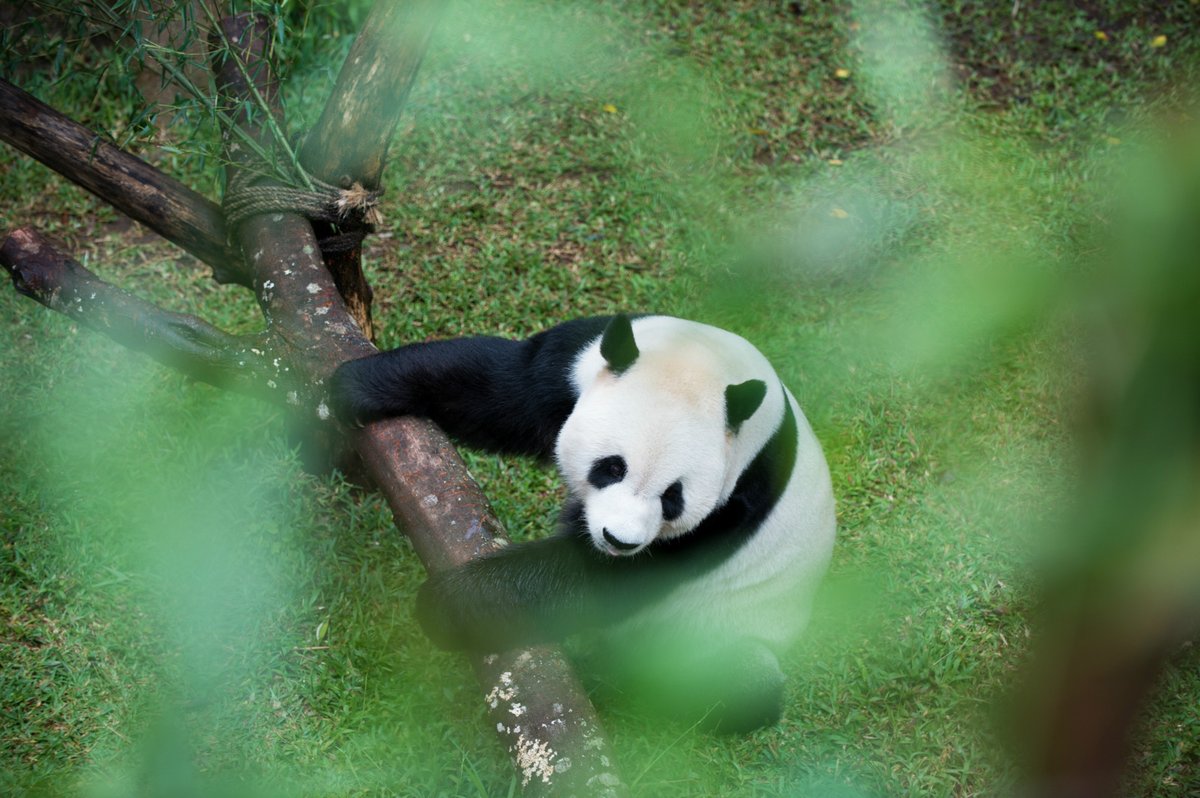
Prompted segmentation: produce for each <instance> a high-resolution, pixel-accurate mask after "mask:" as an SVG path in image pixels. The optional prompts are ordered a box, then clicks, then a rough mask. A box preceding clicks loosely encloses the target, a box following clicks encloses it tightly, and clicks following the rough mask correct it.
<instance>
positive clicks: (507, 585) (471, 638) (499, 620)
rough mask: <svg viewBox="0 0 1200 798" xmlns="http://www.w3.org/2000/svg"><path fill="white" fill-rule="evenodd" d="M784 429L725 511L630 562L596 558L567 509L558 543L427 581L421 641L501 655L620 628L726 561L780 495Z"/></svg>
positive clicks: (514, 549) (787, 436)
mask: <svg viewBox="0 0 1200 798" xmlns="http://www.w3.org/2000/svg"><path fill="white" fill-rule="evenodd" d="M785 408H786V409H785V413H784V418H783V421H782V422H781V423H780V425H779V428H778V429H777V430H776V432H775V434H774V435H773V436H772V437H771V439H770V440H769V441H768V442H767V444H766V445H765V446H763V448H762V450H761V451H760V452H759V453H758V455H757V456H756V457H755V458H754V460H753V461H752V462H751V464H750V466H749V467H748V468H747V469H746V470H745V471H744V472H743V473H742V476H741V477H740V478H739V479H738V481H737V485H736V486H735V487H734V490H733V494H732V495H731V496H730V497H729V500H728V501H727V502H725V504H724V505H722V506H721V507H719V508H717V509H716V510H714V511H713V512H712V514H710V515H709V516H708V517H707V518H705V519H704V520H703V521H702V522H701V523H700V525H699V526H697V527H696V528H695V529H694V530H693V531H692V532H690V533H689V534H687V535H681V536H679V537H676V538H671V539H669V540H655V541H654V542H652V543H651V544H650V545H649V546H647V547H646V548H645V549H643V550H642V551H640V552H638V553H637V554H635V555H632V556H627V557H613V556H610V555H607V554H604V553H603V552H600V551H599V550H597V549H596V547H595V546H594V545H593V543H592V540H591V537H590V536H589V535H588V531H587V525H586V523H585V521H584V518H583V507H582V504H581V503H579V502H578V501H572V502H570V503H568V505H567V506H566V508H565V509H564V510H563V514H562V517H561V519H560V529H559V532H558V534H556V535H555V536H553V537H551V538H547V539H545V540H539V541H534V542H531V543H523V544H520V545H516V546H509V547H506V548H504V549H501V550H500V551H498V552H497V553H495V554H492V555H489V556H487V557H483V558H480V559H478V560H474V561H472V562H469V563H467V564H466V565H464V566H461V567H460V568H457V569H454V570H451V571H445V572H442V573H439V574H434V575H433V576H431V577H430V578H429V579H428V580H427V581H426V582H425V584H424V585H422V586H421V591H420V593H419V594H418V598H417V616H418V619H419V620H420V622H421V626H422V628H423V629H424V630H425V633H426V634H428V635H429V636H430V638H432V639H433V641H434V642H435V643H437V644H438V645H440V646H442V647H444V648H456V649H472V650H476V651H489V650H501V649H505V648H510V647H513V646H518V645H530V644H534V643H544V642H550V641H556V640H561V639H562V638H564V637H567V636H568V635H571V634H573V633H576V632H581V631H585V630H587V629H591V628H595V627H600V626H608V625H611V624H614V623H616V622H618V621H621V620H623V619H625V618H627V617H629V616H630V615H632V614H633V612H634V611H636V610H637V609H639V608H641V607H645V606H648V605H649V604H652V603H653V602H654V601H656V600H657V599H660V598H662V597H664V596H666V594H667V593H668V592H670V591H671V590H672V589H674V588H675V587H676V586H678V585H679V584H681V583H682V582H684V581H686V580H689V579H694V578H696V577H697V576H700V575H702V574H704V573H707V572H708V571H710V570H712V569H713V568H715V567H716V566H718V565H720V564H721V563H722V562H724V561H725V560H727V559H728V558H729V557H730V556H732V555H733V553H734V552H736V551H737V549H738V548H740V547H741V545H742V544H743V543H745V542H746V541H747V540H749V538H750V536H751V535H752V534H753V533H754V531H755V530H756V529H757V528H758V527H759V525H760V524H761V523H762V521H763V519H765V518H766V516H767V514H768V513H769V512H770V511H771V509H772V508H773V507H774V506H775V503H776V502H777V501H778V500H779V497H780V496H781V495H782V494H783V489H784V487H786V485H787V482H788V479H789V478H790V476H791V473H792V468H793V466H794V464H795V460H796V417H795V415H794V414H793V413H792V409H791V406H790V404H787V403H785Z"/></svg>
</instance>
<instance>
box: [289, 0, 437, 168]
mask: <svg viewBox="0 0 1200 798" xmlns="http://www.w3.org/2000/svg"><path fill="white" fill-rule="evenodd" d="M443 5H444V4H443V3H441V2H435V0H409V1H408V2H396V0H377V2H376V3H375V4H374V5H373V6H372V8H371V12H370V14H368V15H367V19H366V20H365V21H364V23H363V26H362V30H360V31H359V33H358V36H357V37H356V38H355V40H354V44H353V46H351V48H350V53H349V55H348V56H347V57H346V62H345V63H344V64H343V65H342V70H341V72H339V73H338V79H337V83H336V85H335V86H334V88H333V93H332V94H331V95H330V97H329V101H328V102H327V103H326V104H325V108H324V110H323V111H322V112H321V117H320V119H318V120H317V124H316V126H315V127H314V128H313V129H312V130H311V131H309V133H308V134H307V135H306V136H305V137H304V143H303V144H302V145H301V148H300V162H301V163H302V164H304V165H305V167H306V168H308V169H309V170H310V171H311V172H313V174H315V175H317V176H318V177H320V178H321V179H323V180H325V181H327V182H329V183H334V184H339V183H346V182H347V181H349V182H355V181H357V182H359V183H361V184H362V185H363V186H365V187H366V188H371V189H373V188H378V187H379V184H380V179H381V178H382V176H383V167H384V163H385V161H386V159H387V149H388V143H389V142H390V141H391V139H392V134H393V133H394V132H395V130H396V125H397V124H398V123H399V121H400V116H401V113H402V112H403V110H404V104H405V102H406V101H407V99H408V94H409V91H410V90H411V89H412V85H413V82H414V80H415V79H416V76H417V71H418V70H419V69H420V67H421V61H422V59H423V58H424V55H425V49H426V46H427V44H428V42H429V36H430V34H431V33H432V32H433V28H434V25H435V24H436V22H437V19H438V16H439V15H440V12H441V10H442V6H443Z"/></svg>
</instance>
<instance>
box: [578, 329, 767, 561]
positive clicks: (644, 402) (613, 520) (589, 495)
mask: <svg viewBox="0 0 1200 798" xmlns="http://www.w3.org/2000/svg"><path fill="white" fill-rule="evenodd" d="M646 322H648V323H650V324H651V325H652V326H653V330H654V332H655V333H657V334H654V335H649V336H648V338H650V340H649V342H648V345H647V346H645V347H644V348H639V346H638V343H637V342H636V341H635V340H634V336H633V329H632V326H631V324H630V322H629V319H628V318H627V317H625V316H617V317H615V318H614V319H613V321H612V322H611V323H610V324H609V325H608V328H607V329H606V330H605V332H604V335H603V337H602V338H601V342H600V346H599V349H598V350H597V349H596V347H591V348H590V349H589V350H585V352H584V354H583V355H582V356H581V358H580V359H579V361H578V362H577V364H576V368H575V374H574V378H575V380H576V384H577V386H578V387H579V388H580V393H579V398H578V400H577V401H576V404H575V407H574V410H573V411H572V412H571V415H570V416H569V417H568V418H567V420H566V422H565V423H564V425H563V427H562V429H561V430H560V432H559V436H558V440H557V443H556V446H555V457H556V460H557V462H558V466H559V469H560V471H561V472H562V475H563V479H564V481H565V482H566V484H567V488H568V490H569V491H570V492H571V494H572V495H573V496H574V497H576V498H577V499H578V500H579V501H580V502H581V504H582V508H583V517H584V520H585V523H586V525H587V530H588V534H589V535H590V536H591V539H592V542H593V544H594V545H595V546H596V548H598V549H600V550H601V551H603V552H606V553H608V554H610V555H613V556H627V555H633V554H636V553H638V552H639V551H641V550H642V549H644V548H645V547H646V546H648V545H650V544H651V543H653V542H654V541H655V540H658V539H667V538H673V537H676V536H679V535H683V534H686V533H687V532H689V531H691V530H692V529H694V528H695V527H696V526H697V525H698V524H699V523H700V522H701V521H703V520H704V519H705V518H706V517H707V516H708V515H709V514H710V513H711V512H712V511H713V510H715V509H716V508H717V507H719V506H720V505H721V504H722V503H724V501H725V500H726V499H727V498H728V497H729V494H730V492H732V489H733V485H734V484H735V482H736V480H737V477H738V475H739V474H740V472H741V470H742V469H743V468H744V467H745V461H746V457H745V456H744V449H745V447H744V446H738V439H739V437H740V435H739V431H740V430H741V429H742V427H743V424H744V422H746V421H747V420H748V419H750V418H751V416H753V415H754V414H755V411H757V410H758V408H759V407H760V405H762V403H763V398H764V396H765V395H766V392H767V391H766V383H765V382H764V381H763V380H762V379H757V378H752V379H739V380H737V381H736V382H735V381H732V380H731V377H736V376H738V375H739V371H743V372H744V371H745V369H744V368H741V369H739V368H738V367H735V366H731V359H730V353H729V352H728V351H725V350H724V348H723V347H721V346H714V342H713V341H712V340H709V339H706V338H705V337H704V336H703V335H701V336H697V335H696V332H697V331H705V330H707V331H711V332H712V333H718V334H720V335H724V336H728V337H730V338H736V336H732V335H731V334H729V333H724V332H722V331H718V330H715V329H714V328H710V327H705V326H704V325H698V324H695V323H692V322H684V321H681V320H679V319H669V318H666V317H653V318H652V319H647V320H646ZM736 340H737V341H741V339H740V338H736ZM742 343H743V344H744V345H745V346H746V347H748V348H749V349H750V350H751V351H752V352H753V353H754V354H755V355H756V356H757V357H758V358H759V359H761V356H760V355H757V351H756V350H753V348H752V347H749V345H748V344H745V343H744V342H742ZM741 376H744V374H742V375H741ZM759 426H761V425H759Z"/></svg>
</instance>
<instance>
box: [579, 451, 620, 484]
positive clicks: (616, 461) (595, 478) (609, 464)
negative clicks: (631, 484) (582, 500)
mask: <svg viewBox="0 0 1200 798" xmlns="http://www.w3.org/2000/svg"><path fill="white" fill-rule="evenodd" d="M623 479H625V458H624V457H622V456H621V455H619V454H613V455H609V456H608V457H601V458H600V459H599V460H597V461H596V462H594V463H592V470H591V471H589V472H588V483H589V484H590V485H591V486H592V487H593V488H607V487H608V486H609V485H615V484H617V483H618V482H620V481H621V480H623Z"/></svg>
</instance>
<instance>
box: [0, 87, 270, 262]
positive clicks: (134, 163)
mask: <svg viewBox="0 0 1200 798" xmlns="http://www.w3.org/2000/svg"><path fill="white" fill-rule="evenodd" d="M0 139H2V140H4V141H6V142H8V143H9V144H11V145H12V146H14V147H16V148H17V149H19V150H21V151H22V152H24V153H25V154H26V155H29V156H31V157H33V158H34V160H37V161H39V162H41V163H43V164H45V165H46V166H49V167H50V168H51V169H53V170H54V171H56V172H58V173H59V174H60V175H62V176H63V177H65V178H67V179H68V180H70V181H71V182H72V183H75V184H76V185H79V186H82V187H83V188H85V189H87V190H88V191H90V192H92V193H93V194H95V195H96V196H97V197H99V198H100V199H102V200H104V201H105V202H108V203H110V204H111V205H113V206H114V207H115V208H117V210H119V211H121V212H122V213H124V214H125V215H126V216H128V217H129V218H131V219H133V220H134V221H137V222H140V223H141V224H143V225H145V226H146V227H148V228H150V229H151V230H153V231H154V232H156V233H158V234H159V235H161V236H162V237H163V238H165V239H167V240H168V241H171V242H172V243H174V244H177V245H179V246H180V247H182V248H183V249H185V250H187V251H188V252H189V253H191V254H192V255H194V256H195V257H197V258H199V259H200V260H201V261H203V262H204V263H206V264H208V265H209V266H210V267H212V271H213V279H215V280H216V281H217V282H218V283H236V284H239V285H249V278H248V276H247V273H246V271H245V269H244V268H243V267H242V264H241V262H240V260H239V259H238V258H237V257H236V255H235V254H232V253H230V252H229V250H228V248H227V246H226V232H225V219H224V216H223V215H222V214H221V208H220V207H219V206H218V205H217V204H216V203H214V202H212V201H211V200H209V199H207V198H206V197H204V196H202V195H201V194H198V193H196V192H195V191H192V189H190V188H188V187H187V186H185V185H183V184H182V183H180V182H179V181H177V180H175V179H174V178H172V177H168V176H167V175H164V174H163V173H162V172H160V171H158V170H157V169H155V168H154V167H153V166H151V165H150V164H148V163H146V162H145V161H143V160H141V159H140V158H136V157H134V156H132V155H130V154H129V153H127V152H124V151H123V150H121V149H120V148H119V147H117V146H116V145H114V144H111V143H109V142H107V141H105V140H104V139H103V138H101V137H100V136H99V135H97V134H96V133H94V132H92V131H91V130H88V129H87V128H85V127H84V126H82V125H80V124H78V123H76V122H73V121H71V120H70V119H68V118H67V117H65V116H63V115H62V114H60V113H58V112H57V111H55V110H54V109H53V108H51V107H50V106H48V105H46V104H45V103H43V102H41V101H40V100H38V99H37V98H35V97H34V96H33V95H31V94H28V93H26V92H24V91H21V90H20V89H19V88H17V87H16V86H14V85H12V84H11V83H9V82H8V81H6V80H3V79H0Z"/></svg>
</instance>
